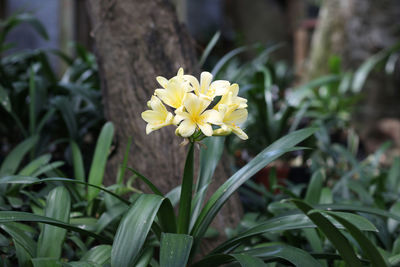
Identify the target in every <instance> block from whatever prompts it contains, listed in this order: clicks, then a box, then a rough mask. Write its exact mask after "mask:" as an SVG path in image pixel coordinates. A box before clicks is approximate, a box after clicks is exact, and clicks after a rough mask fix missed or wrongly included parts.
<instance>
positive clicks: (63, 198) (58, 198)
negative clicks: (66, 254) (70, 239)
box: [37, 186, 71, 259]
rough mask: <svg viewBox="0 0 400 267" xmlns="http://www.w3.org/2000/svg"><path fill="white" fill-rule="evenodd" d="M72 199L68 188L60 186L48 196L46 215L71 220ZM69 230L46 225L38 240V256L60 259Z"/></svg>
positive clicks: (66, 221) (66, 220)
mask: <svg viewBox="0 0 400 267" xmlns="http://www.w3.org/2000/svg"><path fill="white" fill-rule="evenodd" d="M70 208H71V199H70V196H69V193H68V191H67V189H66V188H65V187H63V186H58V187H56V188H54V189H53V190H51V191H50V193H49V194H48V196H47V201H46V208H45V216H46V217H48V218H53V219H56V220H59V221H62V222H65V223H68V222H69V213H70ZM66 233H67V230H65V229H62V228H60V227H56V226H53V225H44V226H43V228H42V231H41V233H40V236H39V240H38V251H37V256H38V257H48V258H56V259H59V258H60V256H61V249H62V245H63V243H64V239H65V235H66Z"/></svg>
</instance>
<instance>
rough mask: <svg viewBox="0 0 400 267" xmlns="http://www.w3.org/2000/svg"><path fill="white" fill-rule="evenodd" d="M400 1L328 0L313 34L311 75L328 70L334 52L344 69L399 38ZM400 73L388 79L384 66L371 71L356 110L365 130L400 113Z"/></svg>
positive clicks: (312, 76) (352, 68) (324, 4)
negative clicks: (376, 122)
mask: <svg viewBox="0 0 400 267" xmlns="http://www.w3.org/2000/svg"><path fill="white" fill-rule="evenodd" d="M399 18H400V1H392V0H379V1H376V0H325V1H324V2H323V5H322V8H321V10H320V17H319V24H318V27H317V30H316V32H315V34H314V36H313V41H312V51H311V54H310V61H309V69H308V73H307V77H308V79H311V78H315V77H318V76H320V75H323V74H326V73H327V72H328V61H329V58H330V57H331V56H332V55H338V56H340V57H341V59H342V66H343V67H344V70H355V69H356V68H358V67H359V66H360V65H361V64H362V62H363V61H364V60H366V59H367V58H369V57H370V56H371V55H373V54H375V53H377V52H379V51H380V50H382V49H385V48H387V47H390V46H392V45H393V44H395V43H396V41H399V40H400V31H399V28H398V25H399V24H398V20H399ZM399 85H400V84H399V77H398V74H397V80H396V77H395V79H388V77H385V75H384V74H383V70H382V71H380V72H379V73H378V72H375V73H372V75H370V77H369V79H368V82H367V84H366V85H365V88H364V89H363V95H364V100H363V103H362V104H361V107H360V109H359V111H358V112H357V114H356V117H357V119H356V120H355V121H357V124H359V125H360V127H361V128H363V129H362V130H366V129H365V126H366V125H370V124H371V122H373V121H375V120H378V119H381V118H385V117H397V118H399V117H400V107H399V105H398V100H399V99H400V90H398V88H399Z"/></svg>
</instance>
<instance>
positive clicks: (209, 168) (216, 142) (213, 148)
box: [190, 137, 225, 229]
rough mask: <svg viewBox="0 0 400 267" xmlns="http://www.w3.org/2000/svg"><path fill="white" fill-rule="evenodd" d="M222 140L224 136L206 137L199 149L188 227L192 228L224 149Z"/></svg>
mask: <svg viewBox="0 0 400 267" xmlns="http://www.w3.org/2000/svg"><path fill="white" fill-rule="evenodd" d="M224 141H225V137H211V138H206V139H205V140H204V142H203V143H204V145H205V147H206V148H205V149H201V151H200V167H199V168H200V169H199V177H198V179H197V181H196V188H195V192H196V198H195V202H194V204H193V207H192V216H191V221H190V229H192V227H193V225H194V223H195V221H196V219H197V217H198V216H199V213H200V208H201V206H202V205H203V201H204V197H205V195H206V193H207V188H208V185H209V184H210V182H211V179H212V177H213V175H214V172H215V169H216V168H217V165H218V162H219V160H220V158H221V156H222V152H223V151H224Z"/></svg>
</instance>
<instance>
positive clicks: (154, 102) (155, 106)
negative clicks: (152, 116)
mask: <svg viewBox="0 0 400 267" xmlns="http://www.w3.org/2000/svg"><path fill="white" fill-rule="evenodd" d="M150 106H151V109H152V110H154V111H157V112H160V113H165V116H166V115H167V112H168V111H167V109H166V108H165V106H164V104H163V103H162V102H161V100H160V99H159V98H158V97H156V96H154V95H153V96H152V97H151V99H150Z"/></svg>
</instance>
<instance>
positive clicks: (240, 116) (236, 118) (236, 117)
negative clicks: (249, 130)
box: [224, 109, 248, 124]
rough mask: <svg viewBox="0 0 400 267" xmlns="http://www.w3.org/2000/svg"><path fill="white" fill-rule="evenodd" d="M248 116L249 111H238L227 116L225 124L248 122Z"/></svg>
mask: <svg viewBox="0 0 400 267" xmlns="http://www.w3.org/2000/svg"><path fill="white" fill-rule="evenodd" d="M247 115H248V112H247V109H237V110H235V111H233V112H232V113H231V114H229V115H228V116H225V118H224V122H226V123H233V124H241V123H243V122H245V121H246V119H247Z"/></svg>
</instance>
